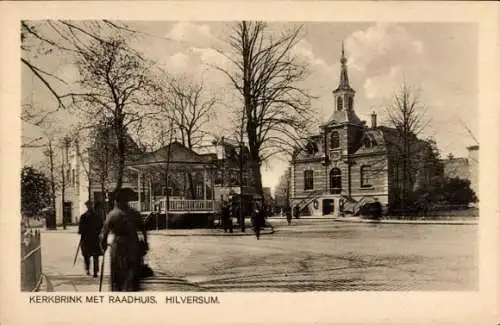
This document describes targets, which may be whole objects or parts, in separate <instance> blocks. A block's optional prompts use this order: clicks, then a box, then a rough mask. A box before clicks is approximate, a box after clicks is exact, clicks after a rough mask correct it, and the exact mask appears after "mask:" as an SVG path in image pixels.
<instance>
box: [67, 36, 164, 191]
mask: <svg viewBox="0 0 500 325" xmlns="http://www.w3.org/2000/svg"><path fill="white" fill-rule="evenodd" d="M129 48H130V47H129V46H128V43H127V42H126V40H125V39H123V38H121V37H119V36H113V37H110V38H108V39H107V40H104V41H103V40H91V41H90V42H89V44H88V45H86V46H85V47H84V48H82V49H81V51H80V52H79V55H78V59H77V62H76V63H77V66H78V68H79V71H80V74H81V79H80V81H79V84H80V86H81V87H82V88H83V89H84V91H83V92H81V93H71V94H69V96H71V97H72V98H73V100H74V101H76V102H77V103H78V104H79V105H78V107H79V108H80V109H82V111H83V112H84V113H85V114H86V115H87V117H88V118H89V120H92V121H95V120H96V119H97V120H106V121H108V122H109V126H110V131H111V132H112V133H113V134H112V138H111V139H112V141H116V143H115V145H116V150H117V152H116V156H115V157H114V158H115V160H116V164H115V166H116V174H115V181H116V183H115V189H119V188H121V187H122V184H123V175H124V169H125V160H126V155H127V150H128V149H130V148H127V138H128V136H129V135H128V133H127V132H128V130H129V129H131V128H133V127H137V126H140V125H142V123H143V121H144V119H146V118H147V117H149V116H153V115H155V114H156V113H157V112H153V111H152V109H151V107H152V106H151V105H150V104H151V100H150V99H149V96H148V95H151V94H152V93H153V92H154V91H155V89H156V88H155V86H154V84H153V83H152V82H151V80H150V79H149V76H148V66H147V63H146V62H145V60H144V59H143V58H142V57H141V56H140V55H139V54H137V53H133V52H131V51H130V50H129Z"/></svg>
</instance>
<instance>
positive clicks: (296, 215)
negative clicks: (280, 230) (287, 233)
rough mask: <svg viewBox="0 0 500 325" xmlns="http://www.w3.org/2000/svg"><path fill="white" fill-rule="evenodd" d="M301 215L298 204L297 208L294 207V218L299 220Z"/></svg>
mask: <svg viewBox="0 0 500 325" xmlns="http://www.w3.org/2000/svg"><path fill="white" fill-rule="evenodd" d="M299 214H300V208H299V205H298V204H297V205H296V206H295V207H293V216H294V217H295V219H298V218H299Z"/></svg>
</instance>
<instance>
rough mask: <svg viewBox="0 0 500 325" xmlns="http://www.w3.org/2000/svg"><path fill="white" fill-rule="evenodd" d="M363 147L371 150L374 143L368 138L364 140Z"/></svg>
mask: <svg viewBox="0 0 500 325" xmlns="http://www.w3.org/2000/svg"><path fill="white" fill-rule="evenodd" d="M363 145H364V146H365V148H371V146H372V142H371V141H370V138H369V137H368V136H366V137H365V138H364V140H363Z"/></svg>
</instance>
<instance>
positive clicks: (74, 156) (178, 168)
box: [56, 130, 255, 224]
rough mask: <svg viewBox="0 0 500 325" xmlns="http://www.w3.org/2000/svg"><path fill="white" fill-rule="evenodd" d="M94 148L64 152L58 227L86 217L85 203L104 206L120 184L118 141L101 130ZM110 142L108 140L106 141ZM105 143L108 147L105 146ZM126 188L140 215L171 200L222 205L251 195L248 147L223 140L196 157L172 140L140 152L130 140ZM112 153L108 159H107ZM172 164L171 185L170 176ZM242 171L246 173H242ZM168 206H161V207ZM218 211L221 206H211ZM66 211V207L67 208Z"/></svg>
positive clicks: (75, 147) (74, 146) (72, 146)
mask: <svg viewBox="0 0 500 325" xmlns="http://www.w3.org/2000/svg"><path fill="white" fill-rule="evenodd" d="M95 138H96V140H95V141H93V142H92V143H91V145H90V148H88V149H86V150H82V148H80V146H79V143H78V140H77V139H75V140H73V141H70V142H69V143H68V145H67V146H66V148H65V149H64V150H65V151H64V155H63V156H64V164H63V168H62V169H63V170H64V173H65V186H64V204H63V202H62V201H63V195H62V189H61V191H59V194H58V195H57V199H56V203H57V204H56V222H57V223H58V224H62V220H63V216H64V218H65V221H66V224H70V223H77V222H78V220H79V217H80V216H81V215H82V214H83V213H84V212H85V210H86V206H85V202H86V201H88V200H90V201H92V202H101V203H104V202H106V200H107V198H108V197H109V195H108V194H109V192H111V191H113V189H114V187H115V185H116V183H115V179H116V168H114V163H113V162H114V161H116V154H115V149H113V146H112V145H110V144H113V143H116V139H115V138H114V137H113V136H112V134H111V135H110V131H109V130H108V131H105V130H98V131H97V132H96V134H95ZM102 139H108V141H102ZM103 143H107V144H108V145H109V146H107V147H106V148H104V147H103ZM126 148H127V154H126V160H125V170H124V175H123V184H122V187H123V188H130V189H132V190H133V191H134V192H135V193H136V197H135V199H134V201H135V202H134V204H135V206H136V207H137V208H140V209H141V210H142V211H153V210H154V209H155V208H158V205H159V204H160V203H161V200H164V199H165V196H166V194H167V191H168V195H169V197H170V199H171V200H202V201H219V200H220V197H223V198H224V199H226V200H227V199H228V198H229V197H231V196H235V195H243V196H250V197H251V196H253V195H254V193H255V191H254V190H253V182H252V179H253V178H252V177H251V175H250V173H251V169H250V168H248V165H249V160H248V148H247V147H246V146H238V145H235V144H234V143H231V142H230V141H227V140H225V139H224V138H220V139H217V140H214V141H213V142H212V145H211V146H210V147H209V148H205V150H203V149H200V150H199V151H200V152H199V153H198V152H195V151H193V150H191V149H189V148H187V147H185V146H184V145H182V144H181V143H179V142H177V141H173V142H172V143H171V144H168V145H166V146H164V147H162V148H160V149H158V150H155V151H153V152H145V151H142V150H140V148H139V147H138V145H137V144H136V143H135V142H134V141H133V140H132V139H131V138H130V137H127V140H126ZM104 152H108V154H107V155H106V154H104ZM167 160H168V164H169V167H168V175H169V176H168V181H166V177H165V175H166V174H167V163H166V161H167ZM240 168H243V169H242V170H243V172H242V173H240ZM164 206H165V204H164V202H163V207H164ZM213 206H217V204H213ZM63 207H64V208H63Z"/></svg>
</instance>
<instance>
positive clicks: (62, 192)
mask: <svg viewBox="0 0 500 325" xmlns="http://www.w3.org/2000/svg"><path fill="white" fill-rule="evenodd" d="M64 155H65V152H64V149H63V154H62V164H61V172H62V188H61V205H62V225H63V229H66V218H65V213H64V212H65V211H64V210H65V209H64V201H65V200H66V198H65V193H64V192H66V184H65V176H64V172H65V170H64V169H65V168H64Z"/></svg>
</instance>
